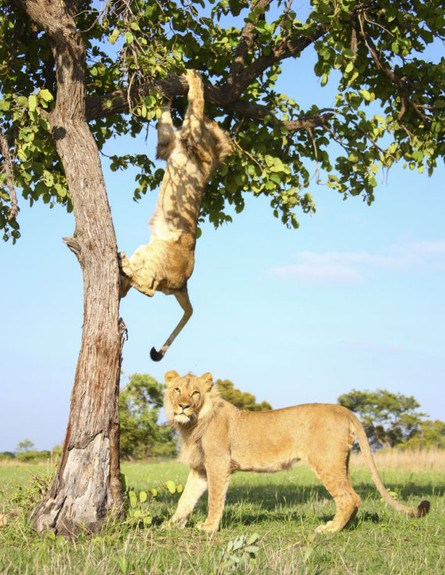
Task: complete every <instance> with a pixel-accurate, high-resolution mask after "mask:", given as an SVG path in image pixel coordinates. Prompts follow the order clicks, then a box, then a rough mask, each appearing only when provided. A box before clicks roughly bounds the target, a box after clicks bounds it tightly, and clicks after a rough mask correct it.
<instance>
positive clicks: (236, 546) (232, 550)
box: [216, 533, 260, 575]
mask: <svg viewBox="0 0 445 575" xmlns="http://www.w3.org/2000/svg"><path fill="white" fill-rule="evenodd" d="M259 538H260V536H259V535H258V533H254V534H253V535H250V536H249V537H247V536H246V535H239V536H238V537H236V538H235V539H233V541H229V543H228V544H227V547H226V548H225V549H222V550H221V551H220V556H219V564H218V568H217V570H216V575H219V574H220V573H223V572H225V571H231V570H233V569H235V568H240V567H243V566H247V565H249V564H251V563H253V562H255V561H256V553H257V552H258V549H259V547H258V546H257V545H256V543H257V542H258V540H259Z"/></svg>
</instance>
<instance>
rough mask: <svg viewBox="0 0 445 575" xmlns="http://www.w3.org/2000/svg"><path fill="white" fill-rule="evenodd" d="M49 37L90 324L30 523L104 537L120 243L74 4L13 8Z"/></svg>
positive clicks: (112, 441)
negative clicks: (51, 474)
mask: <svg viewBox="0 0 445 575" xmlns="http://www.w3.org/2000/svg"><path fill="white" fill-rule="evenodd" d="M16 5H18V6H19V7H20V8H22V9H24V10H25V11H26V13H27V15H28V16H29V17H30V18H31V19H32V20H34V22H36V23H37V24H38V25H39V26H40V27H41V28H42V29H43V30H44V31H45V32H46V33H47V34H48V35H49V37H50V40H51V47H52V51H53V55H54V60H55V63H56V74H57V98H56V105H55V109H54V110H53V111H52V112H51V113H50V115H49V121H50V124H51V128H52V136H53V138H54V140H55V144H56V147H57V151H58V154H59V156H60V158H61V161H62V163H63V166H64V170H65V174H66V178H67V182H68V187H69V190H70V194H71V200H72V204H73V208H74V215H75V220H76V228H75V232H74V235H73V237H72V238H65V242H66V243H67V244H68V246H69V247H70V249H71V250H72V251H73V252H74V253H75V254H76V256H77V258H78V260H79V263H80V266H81V268H82V273H83V281H84V321H83V335H82V344H81V350H80V354H79V359H78V363H77V369H76V375H75V381H74V387H73V391H72V396H71V410H70V415H69V422H68V427H67V432H66V438H65V443H64V448H63V453H62V457H61V462H60V465H59V469H58V472H57V476H56V479H55V481H54V483H53V485H52V488H51V490H50V491H49V493H48V494H47V495H46V497H45V498H44V499H43V500H42V502H41V503H40V504H39V506H38V507H37V508H36V510H35V511H34V513H33V515H32V522H33V524H34V525H35V527H36V528H37V529H38V530H39V531H44V530H47V529H51V530H54V531H56V532H57V533H61V534H65V535H71V536H72V535H75V534H76V533H77V532H78V531H79V530H80V529H87V530H90V531H97V530H98V529H99V528H100V526H101V525H102V523H103V521H104V520H105V518H106V517H107V515H108V513H109V512H110V511H111V510H118V511H120V510H121V508H122V494H121V483H120V472H119V416H118V393H119V376H120V366H121V350H122V340H123V338H122V337H121V335H122V334H121V330H120V325H119V268H118V260H117V245H116V237H115V232H114V228H113V222H112V218H111V212H110V208H109V204H108V198H107V194H106V188H105V182H104V178H103V174H102V168H101V164H100V158H99V152H98V149H97V146H96V143H95V141H94V138H93V137H92V134H91V132H90V129H89V127H88V123H87V121H86V116H85V47H84V45H83V42H82V38H81V37H80V34H79V33H78V32H77V30H76V24H75V20H74V14H73V11H74V10H75V7H76V3H75V2H71V3H70V4H69V5H67V4H65V2H63V1H62V0H59V1H58V2H52V1H51V0H16Z"/></svg>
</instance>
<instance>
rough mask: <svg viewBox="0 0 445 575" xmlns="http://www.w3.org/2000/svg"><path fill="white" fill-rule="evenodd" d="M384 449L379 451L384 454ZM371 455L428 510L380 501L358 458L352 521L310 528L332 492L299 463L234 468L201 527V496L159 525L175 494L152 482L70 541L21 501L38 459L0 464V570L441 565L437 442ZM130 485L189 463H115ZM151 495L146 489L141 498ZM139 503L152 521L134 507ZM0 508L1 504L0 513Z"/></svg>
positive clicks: (338, 569)
mask: <svg viewBox="0 0 445 575" xmlns="http://www.w3.org/2000/svg"><path fill="white" fill-rule="evenodd" d="M385 457H386V461H385ZM385 457H383V456H382V457H379V458H378V460H377V463H378V465H379V468H380V470H381V476H382V478H383V481H384V482H385V484H386V486H387V487H388V488H389V489H390V490H391V492H393V493H395V494H396V496H397V498H398V499H399V500H400V501H402V502H405V503H407V504H409V505H417V504H418V503H419V502H420V500H421V499H424V498H427V499H429V500H430V501H431V512H430V514H429V515H428V516H427V517H424V518H422V519H409V518H407V517H405V516H403V515H401V514H398V513H396V512H395V511H394V510H392V509H391V508H389V507H388V506H387V505H386V504H384V503H383V502H382V501H381V499H380V495H379V494H378V493H377V491H376V490H375V488H374V486H373V484H372V482H371V480H370V477H369V474H368V472H367V471H366V469H365V468H364V467H363V466H362V464H361V462H360V459H359V458H354V464H353V469H352V480H353V483H354V486H355V488H356V490H357V492H358V493H359V494H360V496H361V498H362V505H361V507H360V511H359V513H358V515H357V517H356V519H355V521H354V523H353V524H352V525H351V526H350V527H348V528H347V529H345V530H344V531H342V532H341V533H338V534H333V535H316V536H315V535H314V529H315V527H317V525H319V524H320V523H323V522H325V521H327V520H328V519H330V518H331V517H332V515H333V513H334V504H333V502H332V499H331V498H330V496H329V495H328V494H327V492H326V491H325V490H324V488H323V487H322V486H321V485H320V483H319V482H318V481H317V480H316V479H315V477H314V476H313V474H312V473H311V471H310V470H309V469H308V468H307V467H303V466H301V467H300V466H297V467H295V468H294V469H293V470H291V471H288V472H286V473H279V474H274V475H257V474H235V475H234V476H233V477H232V481H231V486H230V488H229V492H228V496H227V502H226V510H225V514H224V518H223V523H222V528H221V530H220V531H219V532H218V533H216V534H215V535H213V536H211V537H208V536H206V535H205V534H202V533H201V532H199V531H197V530H195V529H193V525H195V524H196V522H197V521H202V520H203V519H204V518H205V513H206V498H205V496H204V498H203V500H202V502H200V504H199V505H198V506H197V509H196V510H195V512H194V514H193V515H192V518H191V520H190V527H189V528H187V529H185V530H172V531H163V530H162V528H161V524H162V522H163V521H164V519H165V518H168V517H169V516H170V515H171V514H172V513H173V511H174V508H175V506H176V502H177V499H178V497H179V495H178V494H176V493H175V494H174V495H171V494H170V492H169V491H168V490H167V489H162V488H161V489H159V493H158V495H157V496H156V497H154V498H153V499H151V497H150V496H149V498H148V502H147V503H143V504H139V503H138V504H137V507H136V509H133V510H132V515H134V512H135V511H136V512H139V511H140V512H142V515H141V516H140V517H138V518H135V517H129V518H128V519H127V520H126V521H124V522H121V523H119V524H112V525H107V526H106V527H105V528H104V530H103V532H102V533H100V534H99V535H95V536H86V535H85V536H82V537H80V538H78V539H77V540H76V541H73V542H68V541H65V540H63V539H62V538H57V537H54V536H48V535H47V536H45V537H42V536H38V535H37V534H36V533H35V532H33V530H32V529H31V528H30V527H29V526H28V525H27V523H26V513H27V512H28V511H29V509H30V508H31V506H32V501H33V500H34V499H35V498H36V497H38V489H37V487H36V481H35V476H36V475H37V476H39V477H42V476H45V475H47V474H48V473H50V471H51V470H49V469H48V468H47V467H46V466H36V465H34V466H33V465H21V466H17V465H2V466H0V514H2V515H3V516H4V517H6V520H7V523H6V525H4V526H2V527H0V573H1V574H20V575H25V574H39V575H41V574H42V575H45V574H48V575H49V574H51V575H65V574H73V575H74V574H75V575H77V574H91V575H92V574H95V575H96V574H100V575H108V574H123V575H129V574H131V573H134V574H143V573H152V574H155V573H156V574H157V573H159V574H164V573H166V574H170V573H171V574H175V575H180V574H182V573H190V574H202V575H211V574H223V573H236V574H238V573H255V574H256V573H258V574H283V575H285V574H298V575H309V574H310V575H312V574H313V575H315V574H321V573H323V574H342V575H344V574H352V573H360V574H375V575H391V574H393V575H396V574H397V575H398V574H402V573H403V574H406V575H416V574H419V575H420V574H421V575H426V574H428V575H430V574H441V575H443V574H444V573H445V505H444V494H445V453H444V452H436V453H435V454H433V455H431V454H429V455H428V454H416V455H415V456H412V455H410V456H408V455H407V456H404V455H402V456H397V457H394V456H392V457H391V458H390V457H388V456H385ZM122 471H123V473H124V474H125V475H126V477H127V482H128V486H129V488H130V489H131V490H133V491H134V492H135V493H136V494H138V493H139V492H140V491H141V490H147V489H148V488H159V487H162V485H163V484H164V482H166V481H167V480H172V481H174V482H175V483H176V484H184V483H185V480H186V477H187V472H188V470H187V468H186V467H184V466H182V465H180V464H178V463H173V462H168V463H150V464H149V463H134V464H123V466H122ZM150 499H151V500H150ZM148 512H149V513H150V514H151V516H152V524H151V525H144V523H143V522H142V521H140V519H141V518H143V517H146V516H147V515H148ZM0 518H1V515H0Z"/></svg>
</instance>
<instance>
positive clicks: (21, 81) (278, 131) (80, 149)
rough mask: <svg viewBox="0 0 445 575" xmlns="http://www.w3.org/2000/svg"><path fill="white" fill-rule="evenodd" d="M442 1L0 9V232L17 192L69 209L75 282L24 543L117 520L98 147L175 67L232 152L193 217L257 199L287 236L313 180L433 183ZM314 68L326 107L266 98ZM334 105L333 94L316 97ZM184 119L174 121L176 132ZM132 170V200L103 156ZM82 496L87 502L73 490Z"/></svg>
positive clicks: (179, 91) (306, 204) (0, 0)
mask: <svg viewBox="0 0 445 575" xmlns="http://www.w3.org/2000/svg"><path fill="white" fill-rule="evenodd" d="M441 4H442V3H441V1H440V0H432V1H431V2H426V3H423V2H415V3H413V2H408V1H405V0H402V2H399V3H397V5H395V4H394V3H393V2H390V0H369V1H368V0H367V1H365V2H361V1H356V0H339V1H338V2H335V3H333V2H331V1H330V0H314V1H313V2H312V5H311V7H309V6H305V7H304V8H303V9H302V8H301V5H300V6H299V10H301V12H302V13H301V14H297V13H296V12H295V11H294V10H293V9H292V3H283V2H281V1H280V0H275V1H273V0H252V1H251V2H248V1H247V0H230V2H227V0H221V1H219V2H217V3H215V4H214V5H213V4H211V3H209V2H206V0H192V1H191V2H184V3H178V4H177V3H175V2H173V1H170V0H160V1H158V2H142V1H141V0H119V1H117V0H109V1H108V2H105V3H101V6H102V8H103V9H102V11H100V12H99V11H97V10H96V9H95V6H96V3H93V2H88V1H87V0H72V1H71V2H67V1H66V0H60V1H58V2H52V1H50V0H0V7H1V11H0V14H1V16H0V94H1V100H0V150H1V157H2V170H1V172H0V228H2V229H3V233H4V238H5V239H8V238H12V241H16V240H17V239H18V238H19V236H20V231H19V218H18V216H19V201H18V198H17V189H19V190H21V194H22V196H23V198H24V201H29V202H30V203H31V204H32V203H34V202H35V201H37V200H43V201H44V202H46V203H48V204H49V205H50V206H51V205H52V204H54V203H55V202H60V203H61V204H63V205H65V206H66V207H67V209H68V210H70V211H71V210H73V212H74V216H75V220H76V227H75V232H74V235H73V237H72V238H66V239H65V241H66V243H67V245H68V246H69V247H70V249H71V250H72V251H73V252H74V253H75V255H76V256H77V258H78V260H79V264H80V266H81V269H82V274H83V279H84V321H83V326H84V328H83V336H82V344H81V350H80V354H79V360H78V364H77V370H76V376H75V381H74V385H73V393H72V403H71V410H70V416H69V422H68V426H67V433H66V439H65V443H64V448H63V453H62V457H61V462H60V466H59V470H58V472H57V477H56V479H55V482H54V484H53V486H52V488H51V491H50V493H49V494H48V496H47V497H46V498H45V499H44V500H43V501H42V503H41V504H40V506H39V507H38V509H37V510H36V511H35V513H34V516H33V520H34V524H35V526H36V527H37V528H38V529H39V530H44V529H48V528H50V529H53V530H55V531H56V532H58V533H68V534H73V533H75V532H77V531H78V530H79V529H80V527H79V526H80V525H84V526H85V527H87V528H88V529H89V530H91V531H94V530H97V529H98V528H99V527H100V525H101V523H102V521H103V520H104V519H105V518H106V516H107V515H108V513H109V512H111V511H112V510H117V511H118V512H119V510H120V509H121V504H122V499H121V485H120V472H119V452H118V446H119V419H118V382H119V374H120V363H121V359H120V358H121V351H122V344H123V332H124V327H123V325H122V324H121V323H120V321H119V269H118V259H117V242H116V237H115V232H114V228H113V222H112V219H111V214H110V209H109V205H108V200H107V194H106V189H105V183H104V179H103V175H102V168H101V163H100V156H99V151H100V149H101V148H102V147H103V145H104V143H105V142H106V141H107V140H108V139H109V138H111V137H112V136H113V137H114V136H116V137H117V136H121V135H125V134H129V135H131V136H137V135H138V134H140V133H141V131H142V130H143V129H144V128H145V127H146V126H147V125H148V123H150V122H152V121H153V120H155V119H156V117H157V116H158V115H159V113H160V109H161V106H162V97H163V96H167V97H169V98H173V97H174V96H183V95H185V94H186V91H187V85H186V82H185V80H184V78H183V76H182V74H183V72H184V70H185V68H188V67H192V68H196V69H198V70H201V71H202V72H203V73H204V75H205V77H206V79H207V83H206V100H207V103H208V106H207V112H208V114H209V115H210V116H211V117H218V119H219V120H220V121H222V122H223V123H224V127H225V128H226V129H227V130H229V131H230V132H231V134H232V135H233V138H234V142H235V144H236V153H235V154H234V155H233V156H232V158H231V160H230V163H229V164H226V165H225V166H223V168H222V169H221V170H220V171H219V173H218V175H217V176H216V177H215V178H214V179H213V180H212V182H211V183H210V185H209V186H208V189H207V190H206V193H205V197H204V201H203V207H202V216H203V217H206V216H207V217H208V218H209V219H210V220H211V221H212V222H213V223H214V224H215V225H218V224H220V223H221V222H223V221H225V220H228V219H230V217H229V216H228V215H227V214H226V213H225V211H224V208H225V205H226V204H227V203H228V204H233V205H234V206H235V208H236V211H241V210H242V208H243V205H244V197H243V193H244V192H247V191H251V192H253V193H254V194H256V195H258V194H265V195H267V196H268V197H269V198H270V201H271V206H272V209H273V210H274V213H275V215H277V216H280V217H281V219H282V220H283V222H284V223H286V224H288V225H293V226H297V225H298V221H297V213H296V211H295V210H296V208H300V209H302V210H303V211H305V212H311V211H314V210H315V206H314V203H313V200H312V197H311V195H310V194H309V193H308V187H309V185H310V182H311V179H312V176H313V175H314V173H315V175H317V180H319V181H322V178H321V172H322V171H323V173H324V174H325V175H324V182H325V183H326V184H327V185H328V186H330V187H331V188H332V189H334V190H337V191H339V192H340V193H342V194H343V195H344V196H345V197H346V196H348V195H361V196H363V197H364V199H366V200H367V201H368V202H372V200H373V197H374V188H375V186H376V173H377V172H378V171H379V170H381V169H387V168H389V167H390V166H391V165H392V164H393V163H394V162H396V161H398V160H403V161H404V162H405V163H407V164H408V165H409V167H410V168H412V169H414V168H417V169H419V170H420V171H422V170H423V169H424V168H426V169H427V170H428V172H429V173H431V172H432V171H433V170H434V168H435V166H436V164H437V161H438V160H439V159H440V158H442V157H443V155H444V151H445V146H444V130H445V127H444V126H445V123H444V121H443V119H444V110H445V103H444V100H443V85H444V74H445V71H444V69H443V63H441V62H439V61H437V59H436V60H433V61H431V59H430V58H428V57H427V56H425V57H424V58H423V59H422V55H423V54H422V53H423V52H425V50H426V48H428V47H429V46H432V45H434V42H436V41H440V39H442V38H443V36H444V32H443V30H444V15H443V10H442V5H441ZM308 51H312V53H313V54H315V56H316V64H315V69H314V71H315V74H316V75H317V76H318V77H319V78H320V88H322V87H323V86H324V85H326V84H327V83H328V82H330V83H331V84H333V83H335V84H336V87H337V96H336V98H335V103H334V104H333V105H329V106H328V107H327V106H321V107H320V106H317V105H315V104H314V105H312V106H311V107H309V108H308V109H302V108H301V107H300V106H299V104H298V102H297V100H298V90H299V89H300V86H301V84H303V83H302V82H301V83H299V84H298V88H297V89H296V92H297V93H296V94H292V95H290V96H287V95H284V94H281V93H280V92H279V90H277V89H276V83H277V80H278V78H279V76H280V73H281V66H282V65H283V63H284V62H285V61H286V60H290V59H295V60H296V61H297V62H300V61H301V60H299V58H300V57H301V55H302V54H304V53H306V52H308ZM329 100H331V96H329ZM182 107H183V105H182V104H181V103H179V104H178V106H177V112H178V121H180V120H181V116H182V111H181V108H182ZM130 164H132V165H135V166H138V167H139V168H140V174H139V176H138V188H137V190H135V197H136V198H138V197H140V195H141V194H142V193H145V192H146V191H148V190H154V189H156V188H157V187H158V185H159V183H160V180H161V178H162V170H157V169H155V166H154V164H153V162H152V159H150V158H148V157H146V156H145V155H143V154H136V155H128V154H125V155H121V156H117V155H116V156H114V157H113V158H112V159H111V167H112V168H113V169H119V168H125V167H127V166H128V165H130ZM87 486H88V489H87Z"/></svg>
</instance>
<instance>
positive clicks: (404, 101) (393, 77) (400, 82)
mask: <svg viewBox="0 0 445 575" xmlns="http://www.w3.org/2000/svg"><path fill="white" fill-rule="evenodd" d="M358 22H359V25H360V31H359V34H360V36H361V37H362V39H363V41H364V42H365V44H366V46H367V48H368V50H369V52H370V53H371V57H372V59H373V60H374V63H375V65H376V67H377V69H378V70H380V71H381V72H383V73H384V74H385V75H386V77H387V78H389V80H390V81H391V82H393V83H394V84H395V85H396V86H397V87H398V88H399V90H400V98H401V106H400V111H399V115H398V116H397V121H399V122H400V120H401V119H402V118H403V116H404V115H405V113H406V110H407V108H408V107H411V108H412V109H413V110H414V112H415V113H416V115H417V116H418V117H419V118H420V119H421V120H423V121H427V120H428V118H427V117H426V116H425V115H424V114H422V112H421V111H420V110H419V108H418V106H416V104H415V103H414V102H412V101H411V100H410V99H409V98H408V96H407V95H406V78H399V77H398V76H397V74H395V73H394V72H393V71H392V70H391V69H390V68H389V67H388V66H385V65H384V64H383V63H382V62H381V60H380V58H379V56H378V53H377V48H376V46H375V44H374V42H373V41H372V39H371V38H370V37H369V36H368V35H367V34H366V32H365V30H364V26H363V16H361V15H359V16H358Z"/></svg>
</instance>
